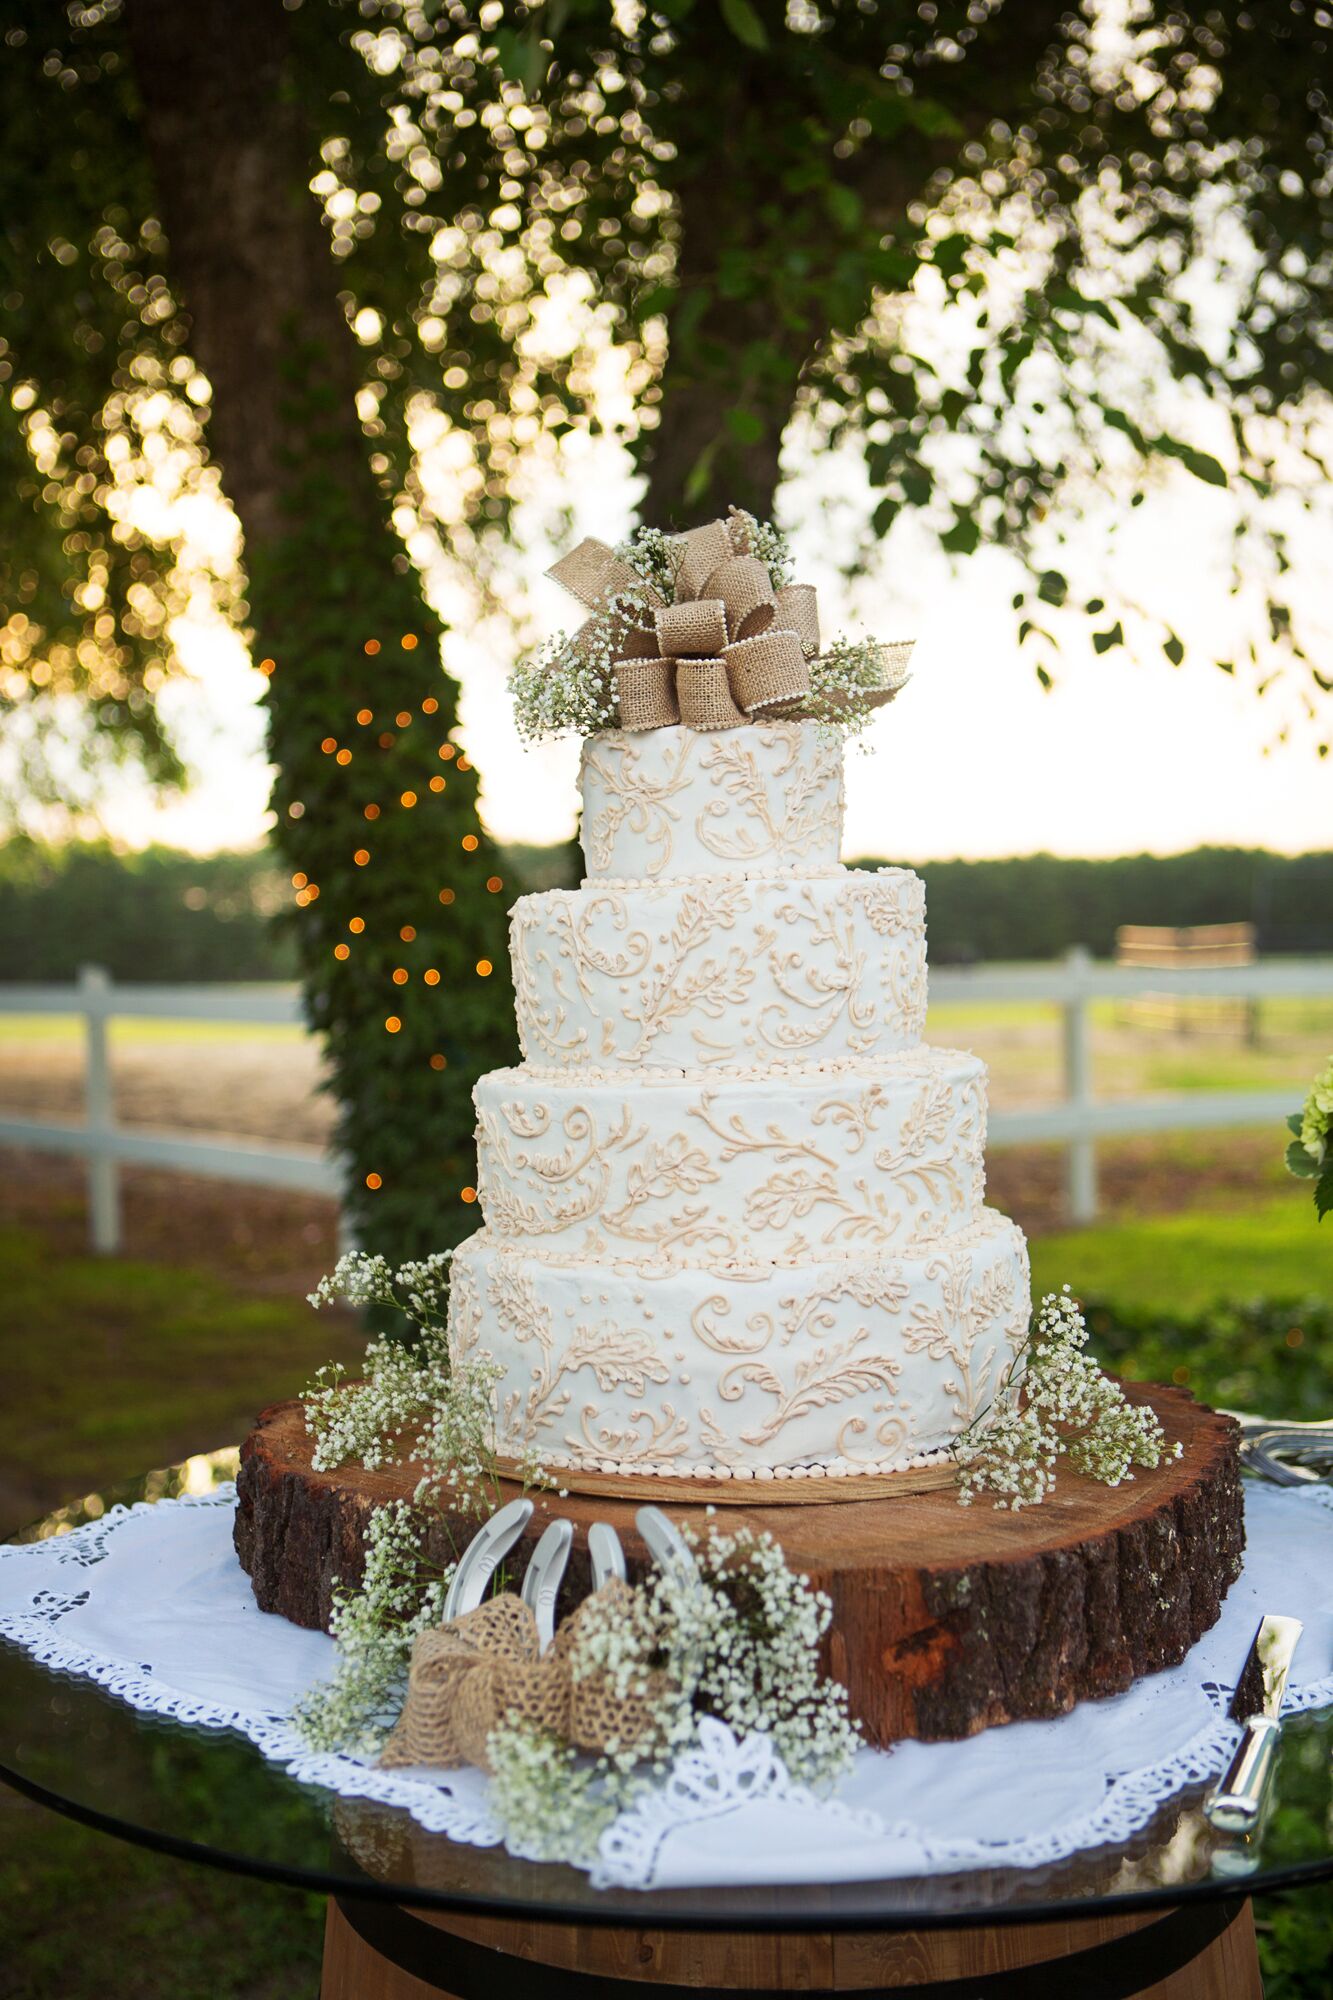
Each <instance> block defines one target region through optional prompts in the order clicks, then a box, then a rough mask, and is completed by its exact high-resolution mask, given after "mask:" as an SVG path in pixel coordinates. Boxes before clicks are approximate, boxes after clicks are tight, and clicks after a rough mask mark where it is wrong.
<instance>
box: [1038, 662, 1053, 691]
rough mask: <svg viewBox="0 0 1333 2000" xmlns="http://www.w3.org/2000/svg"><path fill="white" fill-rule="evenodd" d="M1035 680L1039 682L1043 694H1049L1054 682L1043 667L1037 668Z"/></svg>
mask: <svg viewBox="0 0 1333 2000" xmlns="http://www.w3.org/2000/svg"><path fill="white" fill-rule="evenodd" d="M1037 679H1038V680H1039V681H1040V682H1041V687H1042V692H1043V693H1044V694H1049V693H1050V691H1051V689H1052V688H1053V687H1054V686H1055V681H1054V679H1053V677H1052V676H1051V675H1050V674H1048V673H1047V671H1046V669H1045V667H1038V668H1037Z"/></svg>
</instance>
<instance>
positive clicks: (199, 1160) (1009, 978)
mask: <svg viewBox="0 0 1333 2000" xmlns="http://www.w3.org/2000/svg"><path fill="white" fill-rule="evenodd" d="M930 993H931V1000H932V1002H933V1003H935V1004H936V1005H953V1006H957V1005H969V1004H973V1003H976V1004H980V1005H991V1004H993V1003H995V1002H1004V1001H1027V1002H1028V1003H1030V1004H1031V1003H1038V1002H1040V1003H1042V1004H1045V1005H1051V1006H1056V1007H1058V1008H1059V1009H1060V1011H1061V1017H1062V1019H1061V1026H1062V1043H1063V1064H1064V1088H1065V1094H1064V1098H1063V1100H1062V1101H1061V1102H1060V1103H1058V1104H1052V1105H1041V1106H1031V1107H1027V1108H1023V1107H1020V1108H1018V1109H1015V1110H1012V1111H995V1112H992V1113H991V1116H990V1121H989V1130H990V1139H991V1143H992V1144H994V1145H997V1146H1005V1145H1033V1144H1040V1143H1058V1144H1061V1145H1063V1146H1064V1147H1065V1148H1066V1149H1067V1169H1066V1189H1067V1195H1068V1205H1069V1213H1070V1216H1071V1218H1072V1219H1073V1220H1074V1221H1075V1222H1091V1221H1093V1220H1094V1219H1095V1217H1096V1214H1097V1155H1096V1145H1097V1141H1098V1139H1106V1138H1112V1137H1123V1136H1126V1135H1129V1134H1134V1133H1144V1132H1171V1131H1189V1130H1203V1129H1206V1128H1208V1127H1214V1128H1215V1127H1217V1126H1222V1125H1246V1124H1252V1125H1254V1124H1274V1125H1276V1124H1278V1123H1280V1121H1281V1120H1282V1118H1284V1117H1285V1116H1286V1114H1287V1112H1288V1111H1290V1110H1291V1109H1292V1107H1293V1104H1294V1102H1295V1092H1294V1091H1293V1090H1291V1089H1287V1090H1271V1091H1270V1090H1254V1091H1251V1090H1226V1091H1189V1092H1183V1093H1178V1094H1176V1095H1174V1096H1169V1097H1168V1096H1163V1097H1140V1098H1110V1099H1107V1098H1098V1097H1097V1096H1095V1095H1094V1092H1093V1080H1092V1037H1091V1027H1092V1023H1091V1017H1090V1013H1089V1007H1090V1005H1091V1003H1092V1002H1093V1001H1095V1000H1132V999H1142V998H1144V997H1145V996H1147V995H1150V994H1151V995H1164V994H1171V995H1181V996H1185V995H1190V996H1197V997H1202V998H1211V999H1223V998H1227V999H1243V1000H1263V999H1273V998H1286V999H1292V998H1299V999H1309V998H1321V997H1325V996H1328V997H1333V958H1282V959H1268V960H1266V961H1260V962H1259V963H1258V964H1255V965H1238V966H1214V967H1189V968H1183V967H1182V968H1180V969H1178V970H1177V969H1170V968H1162V969H1157V968H1154V967H1145V966H1128V965H1108V964H1104V963H1101V962H1098V961H1094V960H1093V959H1092V958H1091V957H1090V956H1089V954H1088V953H1087V952H1086V951H1084V950H1082V949H1081V948H1075V949H1074V950H1073V951H1071V952H1069V953H1068V954H1067V955H1066V956H1065V957H1064V958H1063V959H1058V960H1055V961H1048V962H1045V963H1042V964H1035V965H981V966H977V967H975V968H972V967H967V968H962V967H956V966H945V967H942V968H940V969H939V970H938V971H934V972H932V973H931V978H930ZM0 1014H34V1015H40V1014H68V1015H74V1016H76V1017H78V1018H80V1019H81V1020H82V1021H83V1024H84V1038H85V1050H86V1068H85V1082H84V1097H85V1103H86V1107H87V1116H86V1119H85V1122H84V1123H82V1124H76V1123H74V1122H72V1121H56V1120H51V1121H43V1120H39V1119H31V1118H16V1117H7V1116H5V1115H4V1114H3V1113H0V1145H5V1146H26V1147H31V1148H32V1149H33V1150H34V1151H37V1152H51V1153H73V1154H75V1155H77V1156H79V1157H81V1158H83V1159H86V1160H87V1162H88V1186H89V1234H90V1237H91V1241H92V1245H93V1248H94V1249H95V1250H98V1251H106V1252H111V1251H115V1250H117V1249H119V1247H120V1242H121V1219H120V1188H119V1176H118V1171H117V1170H118V1168H119V1167H121V1166H122V1165H134V1166H152V1167H167V1168H172V1169H175V1170H176V1171H177V1172H180V1173H194V1174H205V1175H211V1176H213V1177H215V1178H218V1179H221V1180H230V1181H242V1182H246V1183H248V1184H250V1185H251V1186H256V1187H274V1188H290V1189H293V1190H297V1191H300V1192H304V1193H310V1194H326V1195H334V1196H336V1195H337V1194H338V1193H339V1192H340V1190H341V1187H342V1179H343V1175H342V1168H341V1165H340V1163H339V1161H338V1160H337V1159H336V1158H332V1157H330V1156H329V1155H328V1154H326V1153H322V1152H320V1151H319V1149H318V1148H316V1147H313V1146H269V1145H265V1144H263V1143H262V1142H261V1141H259V1140H253V1139H252V1140H246V1141H243V1142H241V1141H222V1140H216V1139H206V1138H196V1137H195V1136H193V1135H192V1134H190V1133H185V1132H162V1131H155V1130H152V1129H150V1128H147V1127H143V1126H137V1125H136V1126H124V1125H117V1123H116V1117H115V1103H114V1094H113V1090H112V1079H111V1061H110V1048H109V1036H108V1032H107V1031H108V1025H109V1023H110V1022H111V1021H112V1020H114V1019H117V1018H119V1019H140V1020H142V1019H145V1018H148V1019H158V1020H173V1021H212V1022H235V1023H236V1024H238V1025H243V1026H254V1025H262V1026H271V1025H282V1024H293V1023H296V1024H300V1023H303V1022H304V1020H305V1012H304V1008H303V1006H302V1001H301V993H300V989H299V987H296V986H288V985H278V984H274V985H264V986H222V985H218V986H129V985H126V986H118V985H113V983H112V981H111V979H110V978H109V977H108V975H107V974H106V973H105V972H104V971H102V969H101V968H100V967H99V966H85V967H84V968H83V970H82V972H81V973H80V975H79V979H78V982H77V984H74V985H69V986H22V985H0Z"/></svg>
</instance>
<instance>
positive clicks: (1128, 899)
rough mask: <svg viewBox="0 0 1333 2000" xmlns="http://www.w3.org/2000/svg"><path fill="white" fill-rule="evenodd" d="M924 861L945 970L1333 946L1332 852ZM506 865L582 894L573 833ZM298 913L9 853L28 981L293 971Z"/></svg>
mask: <svg viewBox="0 0 1333 2000" xmlns="http://www.w3.org/2000/svg"><path fill="white" fill-rule="evenodd" d="M862 865H868V866H871V867H887V866H890V865H891V864H890V863H889V862H887V861H872V862H870V863H868V864H862ZM914 865H915V867H916V868H917V871H918V872H919V873H920V874H921V876H922V877H923V878H924V880H925V884H926V898H927V905H928V908H929V913H930V955H931V960H932V962H933V963H935V964H937V965H959V964H971V963H973V962H974V961H981V960H988V959H989V960H996V959H998V960H1007V959H1048V958H1057V957H1059V956H1060V955H1061V954H1062V953H1063V952H1065V951H1067V950H1068V949H1069V947H1070V946H1071V945H1076V944H1081V945H1086V946H1087V947H1088V948H1089V950H1091V951H1092V952H1093V954H1094V955H1095V956H1097V957H1101V958H1107V957H1109V956H1110V955H1111V952H1112V950H1113V948H1114V944H1115V933H1116V929H1117V927H1118V926H1119V925H1121V924H1131V923H1132V924H1164V925H1183V924H1207V923H1253V924H1254V925H1255V928H1256V932H1257V945H1258V948H1259V950H1260V951H1262V952H1264V953H1265V954H1272V953H1281V952H1284V951H1285V952H1331V951H1333V852H1328V853H1320V854H1296V855H1291V854H1270V853H1267V852H1265V851H1264V850H1263V849H1262V848H1235V847H1199V848H1195V849H1194V850H1193V851H1192V852H1191V853H1187V854H1166V855H1162V854H1128V855H1121V856H1117V857H1115V858H1112V859H1108V860H1101V861H1082V860H1074V859H1068V858H1066V857H1064V856H1059V855H1052V854H1024V855H1019V856H1016V857H1014V858H1012V859H1007V860H984V861H961V860H953V861H927V862H917V863H915V864H914ZM496 866H497V867H498V868H500V869H501V871H502V880H503V881H504V883H505V885H506V888H505V900H506V901H507V900H508V898H509V896H510V895H515V896H516V895H521V894H525V893H527V892H529V891H532V890H538V889H558V888H572V887H574V886H575V885H576V884H577V883H578V882H579V880H580V879H581V877H582V873H583V864H582V858H581V856H580V854H579V851H578V848H577V845H576V844H575V843H574V842H573V841H570V842H567V843H563V844H561V845H558V846H552V847H532V846H518V845H515V846H512V847H501V848H499V849H498V850H497V852H496ZM275 917H280V918H281V921H278V922H275V921H274V919H275ZM298 921H299V920H298V919H297V918H295V917H294V916H293V914H292V913H291V910H290V895H289V890H288V884H287V879H286V877H285V876H284V874H283V872H282V870H281V867H280V866H279V864H278V862H277V861H276V860H275V858H274V856H273V855H272V854H271V853H268V852H264V851H258V852H253V853H227V852H222V853H218V854H209V855H192V854H184V853H182V852H181V851H180V850H179V849H178V848H172V847H149V848H145V849H144V850H143V851H142V852H141V853H137V854H126V853H124V852H122V851H121V850H120V849H119V848H117V847H115V846H113V845H112V844H111V843H110V842H108V841H65V842H62V843H60V844H59V845H52V844H48V843H44V842H40V841H36V840H33V839H30V838H26V837H20V838H15V839H13V840H10V841H9V842H7V843H6V844H5V845H3V846H0V938H2V939H3V940H4V943H3V958H4V960H5V961H6V962H7V963H8V964H9V965H10V966H12V967H13V968H15V969H17V968H18V967H20V966H21V967H22V968H23V972H24V976H25V977H26V978H28V979H34V980H36V979H42V980H67V979H72V978H73V977H74V976H75V974H76V973H77V971H78V968H79V966H80V965H84V964H94V965H102V966H105V967H106V969H107V971H108V972H110V973H111V975H112V977H113V978H115V979H118V980H127V981H138V980H163V981H174V982H189V981H193V980H200V979H202V980H210V979H218V980H236V979H242V980H244V979H290V978H293V977H295V976H296V973H297V970H298V965H299V960H298V954H297V948H296V936H295V934H294V933H295V930H296V926H297V922H298Z"/></svg>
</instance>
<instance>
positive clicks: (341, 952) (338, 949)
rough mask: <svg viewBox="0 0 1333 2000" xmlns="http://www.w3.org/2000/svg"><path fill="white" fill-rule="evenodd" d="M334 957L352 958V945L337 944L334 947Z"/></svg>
mask: <svg viewBox="0 0 1333 2000" xmlns="http://www.w3.org/2000/svg"><path fill="white" fill-rule="evenodd" d="M333 956H334V957H335V958H350V957H351V956H352V947H351V945H350V944H335V945H334V947H333Z"/></svg>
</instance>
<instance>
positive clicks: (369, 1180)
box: [366, 1174, 384, 1188]
mask: <svg viewBox="0 0 1333 2000" xmlns="http://www.w3.org/2000/svg"><path fill="white" fill-rule="evenodd" d="M366 1186H367V1187H368V1188H382V1187H383V1186H384V1182H383V1181H382V1180H381V1179H380V1177H379V1175H378V1174H367V1175H366Z"/></svg>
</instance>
